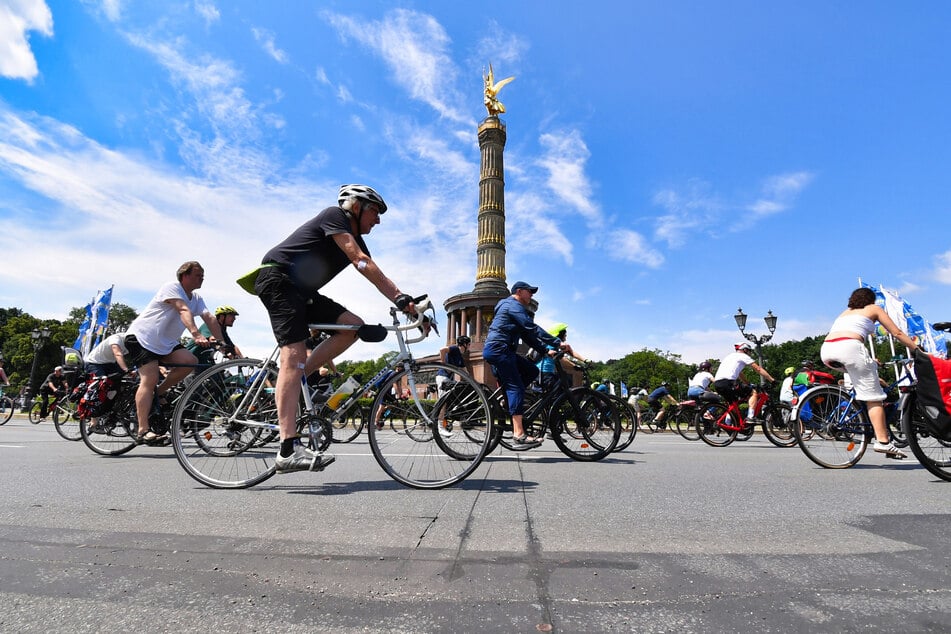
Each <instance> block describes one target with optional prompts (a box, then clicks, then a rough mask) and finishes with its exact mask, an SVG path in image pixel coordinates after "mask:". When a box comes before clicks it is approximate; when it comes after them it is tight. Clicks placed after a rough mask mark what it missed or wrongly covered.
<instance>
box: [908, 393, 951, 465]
mask: <svg viewBox="0 0 951 634" xmlns="http://www.w3.org/2000/svg"><path fill="white" fill-rule="evenodd" d="M906 398H907V401H908V402H906V403H905V404H904V406H903V408H902V416H901V423H902V431H903V432H904V434H905V438H907V439H908V447H909V448H910V449H911V453H912V454H914V456H915V458H917V459H918V462H920V463H921V466H923V467H924V468H925V469H927V470H928V472H929V473H931V474H932V475H934V476H937V477H939V478H941V479H942V480H945V481H948V482H951V441H949V440H942V439H941V438H938V437H937V436H935V435H933V434H932V433H931V431H930V430H929V429H928V425H927V423H926V422H925V421H924V419H923V418H922V413H921V411H920V410H919V409H918V399H917V396H916V395H915V394H914V393H909V394H907V395H906Z"/></svg>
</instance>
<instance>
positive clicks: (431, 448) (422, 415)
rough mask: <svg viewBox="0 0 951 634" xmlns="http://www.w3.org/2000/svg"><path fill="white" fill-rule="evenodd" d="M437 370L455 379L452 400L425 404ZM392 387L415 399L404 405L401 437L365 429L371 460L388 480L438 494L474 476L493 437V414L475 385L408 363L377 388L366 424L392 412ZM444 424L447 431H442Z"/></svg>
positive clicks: (438, 366)
mask: <svg viewBox="0 0 951 634" xmlns="http://www.w3.org/2000/svg"><path fill="white" fill-rule="evenodd" d="M439 370H443V371H445V372H449V374H450V375H452V374H455V375H456V376H457V380H458V385H457V386H456V387H455V388H454V390H453V392H456V391H457V390H458V397H457V398H456V399H453V400H443V399H436V400H430V399H425V398H423V395H424V394H425V393H426V391H427V388H428V387H429V386H432V385H435V384H436V372H437V371H439ZM393 385H396V386H397V387H399V388H400V389H402V388H409V390H410V392H411V393H412V394H413V395H414V396H413V398H411V399H410V400H408V401H405V402H404V403H403V404H402V405H403V408H404V411H405V413H406V429H405V432H403V433H400V432H394V431H391V430H389V429H386V428H385V427H384V428H382V429H380V428H378V427H377V425H370V426H369V435H370V448H371V449H372V451H373V457H374V458H376V461H377V463H379V465H380V466H381V467H382V468H383V470H384V471H385V472H386V473H387V475H389V476H390V477H391V478H393V479H394V480H396V481H397V482H400V483H402V484H405V485H407V486H410V487H413V488H416V489H441V488H444V487H447V486H451V485H453V484H456V483H457V482H461V481H462V480H464V479H465V478H466V477H468V476H469V475H470V474H471V473H472V472H473V471H475V470H476V468H477V467H478V466H479V463H480V462H482V458H483V457H485V454H486V451H487V450H488V448H489V443H490V440H491V437H492V410H491V407H490V406H489V400H488V398H486V396H485V393H484V392H483V391H482V388H481V387H480V386H479V384H478V383H476V381H475V379H473V378H472V377H470V376H469V375H467V374H464V373H460V372H459V368H456V367H453V366H448V365H444V364H442V363H423V364H415V363H413V362H409V363H408V364H405V365H404V367H403V368H402V369H400V370H397V371H396V373H395V374H393V375H392V376H391V377H390V378H389V379H387V381H386V383H385V384H383V385H382V386H381V387H380V391H379V393H378V395H377V397H376V400H374V401H373V410H372V412H371V414H370V420H374V421H376V420H381V417H382V415H383V413H384V411H385V410H386V408H387V407H392V404H391V403H386V402H385V401H384V398H383V397H384V395H386V394H388V393H389V392H390V389H391V388H392V387H393ZM444 421H445V422H447V423H451V427H442V426H441V423H442V422H444ZM437 435H438V436H439V440H438V441H436V440H435V436H437Z"/></svg>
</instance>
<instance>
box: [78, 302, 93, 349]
mask: <svg viewBox="0 0 951 634" xmlns="http://www.w3.org/2000/svg"><path fill="white" fill-rule="evenodd" d="M94 302H95V300H93V301H92V302H89V303H88V304H86V317H85V318H84V319H83V323H81V324H80V325H79V336H78V337H76V343H74V344H73V348H75V349H76V350H82V349H83V343H84V342H85V340H86V334H87V333H88V332H89V329H90V328H91V327H92V305H93V303H94Z"/></svg>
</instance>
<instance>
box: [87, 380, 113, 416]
mask: <svg viewBox="0 0 951 634" xmlns="http://www.w3.org/2000/svg"><path fill="white" fill-rule="evenodd" d="M118 394H119V387H118V386H117V385H116V383H115V381H113V380H112V379H111V378H109V377H108V376H97V377H93V378H92V379H90V380H89V383H87V384H86V391H85V392H84V393H83V396H82V398H80V399H79V408H78V412H79V417H80V418H81V419H83V420H86V419H89V418H94V417H96V416H102V415H103V414H105V413H106V412H108V411H109V410H111V409H112V406H113V404H114V403H115V400H116V396H118Z"/></svg>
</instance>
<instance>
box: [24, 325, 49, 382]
mask: <svg viewBox="0 0 951 634" xmlns="http://www.w3.org/2000/svg"><path fill="white" fill-rule="evenodd" d="M30 338H31V339H33V365H32V367H30V395H29V396H30V397H32V396H33V395H34V394H36V387H35V386H36V360H37V359H38V358H39V356H40V350H41V349H42V348H43V346H45V345H46V342H47V341H49V339H50V329H49V328H46V327H43V328H34V329H33V330H32V331H31V332H30Z"/></svg>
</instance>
